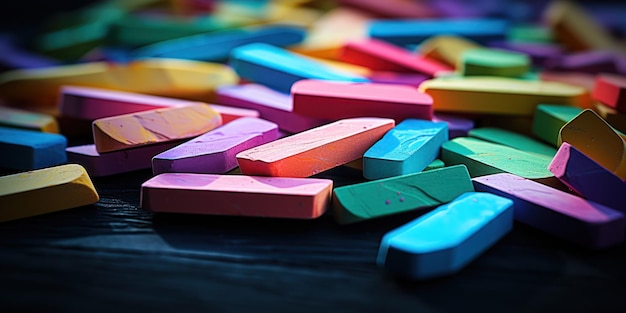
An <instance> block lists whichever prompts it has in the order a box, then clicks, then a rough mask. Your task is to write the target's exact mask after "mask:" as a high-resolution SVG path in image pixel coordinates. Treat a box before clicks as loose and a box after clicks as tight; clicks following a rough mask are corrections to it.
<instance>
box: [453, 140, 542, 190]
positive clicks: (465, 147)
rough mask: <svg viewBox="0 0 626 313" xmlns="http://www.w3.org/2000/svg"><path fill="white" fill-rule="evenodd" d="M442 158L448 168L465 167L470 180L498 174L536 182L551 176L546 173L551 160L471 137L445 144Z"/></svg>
mask: <svg viewBox="0 0 626 313" xmlns="http://www.w3.org/2000/svg"><path fill="white" fill-rule="evenodd" d="M441 159H442V160H443V161H444V162H445V163H446V164H448V165H455V164H465V165H466V166H467V169H468V170H469V173H470V175H471V176H472V177H478V176H484V175H490V174H497V173H511V174H514V175H517V176H521V177H524V178H528V179H535V180H540V179H546V178H551V177H553V175H552V173H550V171H548V165H549V164H550V162H551V161H552V158H551V157H548V156H543V155H540V154H535V153H529V152H525V151H522V150H517V149H514V148H511V147H507V146H504V145H500V144H497V143H491V142H487V141H483V140H480V139H476V138H470V137H458V138H455V139H453V140H450V141H448V142H446V143H444V144H443V146H441Z"/></svg>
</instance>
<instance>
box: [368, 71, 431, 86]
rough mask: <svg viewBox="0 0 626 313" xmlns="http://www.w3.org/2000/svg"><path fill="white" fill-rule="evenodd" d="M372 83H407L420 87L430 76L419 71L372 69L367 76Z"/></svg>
mask: <svg viewBox="0 0 626 313" xmlns="http://www.w3.org/2000/svg"><path fill="white" fill-rule="evenodd" d="M366 77H367V79H369V80H370V81H371V82H372V83H378V84H390V85H407V86H411V87H415V88H417V87H419V85H421V84H422V83H423V82H424V81H426V80H428V79H429V78H430V76H428V75H425V74H419V73H398V72H383V71H372V73H370V74H369V75H367V76H366Z"/></svg>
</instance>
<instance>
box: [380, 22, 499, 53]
mask: <svg viewBox="0 0 626 313" xmlns="http://www.w3.org/2000/svg"><path fill="white" fill-rule="evenodd" d="M508 28H509V25H508V22H507V21H505V20H502V19H493V18H475V19H469V18H468V19H427V20H424V19H409V20H380V21H373V22H372V23H370V27H369V36H370V37H371V38H376V39H380V40H384V41H387V42H390V43H393V44H396V45H399V46H406V45H411V44H419V43H421V42H422V41H424V40H426V39H427V38H429V37H432V36H437V35H456V36H460V37H465V38H467V39H470V40H473V41H476V42H478V43H481V44H487V43H489V42H490V41H496V40H504V39H505V38H506V36H507V32H508Z"/></svg>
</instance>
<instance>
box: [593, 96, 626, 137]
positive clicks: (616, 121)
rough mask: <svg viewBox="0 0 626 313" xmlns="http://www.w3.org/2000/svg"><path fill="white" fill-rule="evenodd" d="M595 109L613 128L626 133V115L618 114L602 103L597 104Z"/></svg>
mask: <svg viewBox="0 0 626 313" xmlns="http://www.w3.org/2000/svg"><path fill="white" fill-rule="evenodd" d="M594 109H595V111H596V112H598V114H599V115H600V116H602V118H603V119H604V120H605V121H606V122H607V123H609V124H610V125H611V126H612V127H613V128H615V129H617V130H619V131H620V132H622V133H626V113H622V112H618V111H617V110H615V109H613V108H611V107H608V106H606V105H604V104H602V103H596V105H595V106H594Z"/></svg>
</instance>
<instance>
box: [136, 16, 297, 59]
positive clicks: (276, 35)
mask: <svg viewBox="0 0 626 313" xmlns="http://www.w3.org/2000/svg"><path fill="white" fill-rule="evenodd" d="M304 35H305V32H304V30H303V29H302V28H301V27H296V26H289V25H268V26H259V27H254V28H247V29H229V30H223V31H216V32H210V33H205V34H199V35H194V36H190V37H183V38H176V39H171V40H167V41H162V42H158V43H155V44H152V45H148V46H144V47H141V48H139V49H137V50H135V51H133V53H132V55H133V57H135V58H145V57H158V58H177V59H187V60H199V61H209V62H219V61H224V60H226V59H227V58H228V56H229V54H230V51H231V50H232V49H234V48H237V47H239V46H243V45H246V44H250V43H255V42H262V43H266V44H271V45H275V46H278V47H285V46H289V45H294V44H297V43H299V42H301V41H302V40H303V39H304Z"/></svg>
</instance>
